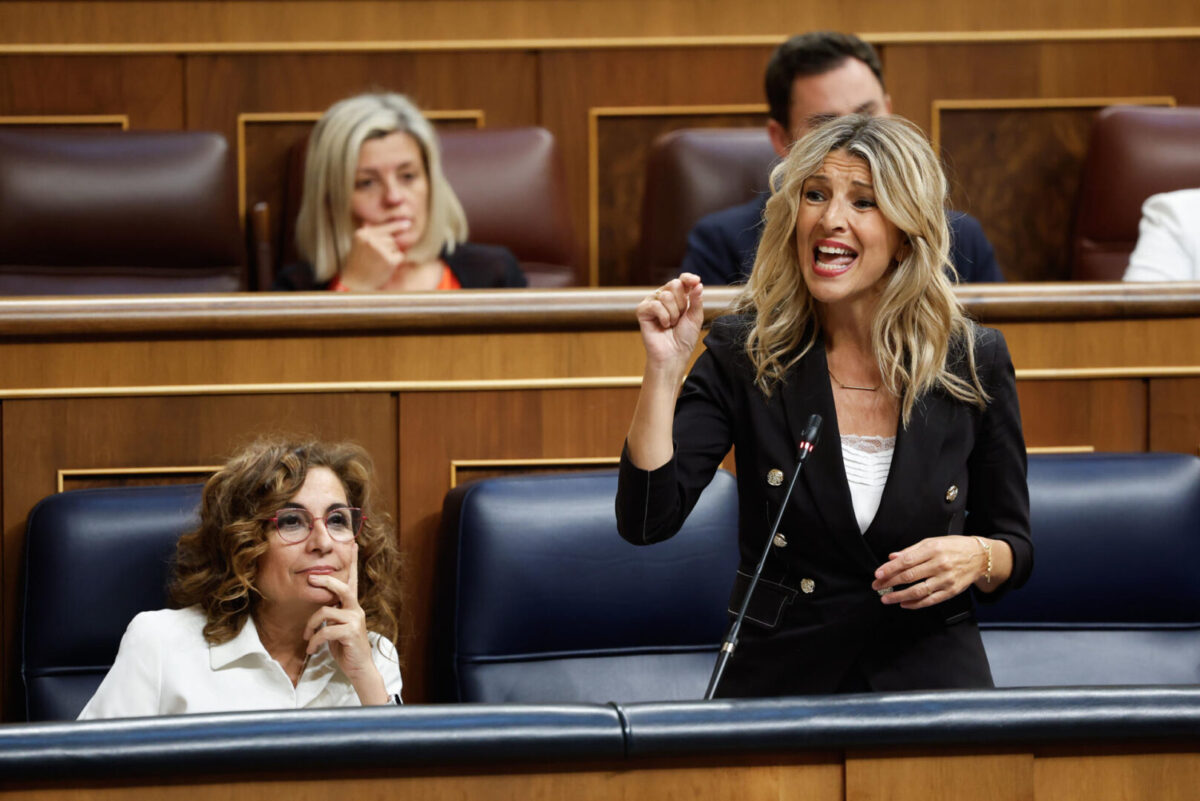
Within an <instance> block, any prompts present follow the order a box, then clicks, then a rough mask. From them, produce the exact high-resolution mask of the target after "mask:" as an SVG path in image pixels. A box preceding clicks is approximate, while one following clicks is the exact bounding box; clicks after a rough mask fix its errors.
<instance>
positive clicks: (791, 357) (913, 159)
mask: <svg viewBox="0 0 1200 801" xmlns="http://www.w3.org/2000/svg"><path fill="white" fill-rule="evenodd" d="M835 151H844V152H846V153H848V154H851V155H853V156H855V157H857V158H861V159H862V160H863V161H864V162H866V164H867V165H868V166H869V167H870V170H871V179H872V183H873V185H874V191H875V199H876V202H877V203H878V206H879V210H880V212H882V213H883V215H884V216H885V217H886V218H887V219H888V220H890V221H891V222H892V223H893V224H894V225H896V226H897V227H898V228H899V229H900V230H901V231H902V232H903V233H904V234H905V235H906V237H907V242H906V246H905V247H904V248H903V251H904V254H903V257H902V258H901V259H900V260H899V261H898V262H896V263H894V264H893V265H892V267H891V268H890V269H889V271H888V272H887V273H886V274H885V277H884V278H883V279H881V280H882V281H883V285H882V287H881V293H880V299H879V304H878V308H877V310H876V314H875V315H874V317H873V322H872V327H871V340H872V343H873V345H874V351H875V355H876V358H877V360H878V365H879V369H880V373H881V375H882V376H883V382H884V385H885V386H886V387H887V388H888V390H889V391H891V392H892V393H893V394H895V395H896V396H897V397H899V398H900V409H901V419H902V421H903V423H904V424H905V425H907V423H908V421H909V420H910V419H911V417H912V413H913V410H914V408H915V406H916V403H917V401H918V399H919V398H920V397H921V396H922V395H924V394H925V393H927V392H929V391H931V390H933V389H935V388H941V389H943V390H945V391H946V392H948V393H949V394H950V395H951V396H952V397H954V398H957V399H959V400H962V401H965V402H968V403H972V404H975V405H977V406H980V407H982V406H983V405H984V404H986V402H987V395H986V393H985V392H984V390H983V387H982V385H981V384H980V382H979V378H978V376H977V374H976V368H975V363H974V327H973V325H972V324H971V322H970V321H969V320H968V319H967V317H966V315H965V313H964V312H963V310H962V307H961V305H960V304H959V302H958V299H957V297H956V296H955V294H954V288H953V284H952V282H951V279H950V278H949V277H947V269H946V268H948V267H950V233H949V228H948V225H947V220H946V211H945V203H946V196H947V184H946V179H945V175H944V173H943V172H942V169H941V166H940V165H939V164H938V161H937V157H936V156H935V155H934V153H933V150H932V148H930V146H929V144H928V142H927V141H926V140H925V137H924V135H923V134H922V133H921V131H920V130H919V129H918V128H916V126H914V125H913V124H912V123H910V122H908V121H907V120H903V119H900V118H897V117H869V116H865V115H850V116H847V117H840V118H838V119H835V120H831V121H830V122H828V123H825V124H824V125H822V126H821V127H820V128H817V129H815V130H814V131H812V132H810V133H809V134H808V135H806V136H805V137H804V138H803V139H801V140H799V141H798V142H797V143H796V144H795V145H793V146H792V150H791V151H790V152H789V154H788V156H787V158H786V159H785V160H784V161H783V162H782V163H781V164H779V165H778V166H777V167H776V168H775V169H774V170H773V171H772V174H771V186H772V193H771V197H770V199H769V200H768V201H767V206H766V211H765V217H766V221H765V225H764V229H763V235H762V239H761V240H760V242H759V247H758V252H757V255H756V258H755V264H754V269H753V271H752V272H751V276H750V280H749V281H748V282H747V284H746V288H745V289H744V291H743V292H742V294H741V295H740V296H739V297H738V299H737V300H736V301H735V303H734V306H733V310H734V311H735V312H738V313H743V314H747V315H749V316H750V317H751V318H752V324H751V328H750V331H749V335H748V337H747V341H746V353H747V356H748V357H749V358H750V361H751V363H752V364H753V366H754V370H755V383H756V385H757V386H758V387H759V388H760V389H761V390H762V392H763V393H764V394H766V395H770V394H771V393H772V391H773V389H774V387H775V386H776V385H777V384H778V383H780V382H781V381H783V380H784V376H785V375H786V373H787V371H788V369H790V368H791V366H792V365H793V364H795V363H796V362H797V361H799V359H800V358H802V357H803V356H804V355H805V354H806V353H807V352H808V351H809V350H810V349H811V348H812V347H813V345H815V344H816V342H817V340H818V337H819V336H820V320H819V319H818V308H817V304H816V301H815V300H814V299H813V297H812V295H811V293H810V292H809V291H808V287H807V286H806V285H805V283H804V279H803V272H802V270H801V265H800V258H810V257H811V255H810V254H807V253H806V254H800V253H798V252H797V249H796V248H797V245H796V218H797V215H798V213H799V206H800V200H801V196H802V193H803V189H804V184H805V181H807V180H808V178H809V177H811V176H812V175H813V174H814V173H816V172H817V171H818V170H819V169H820V167H821V165H822V164H823V163H824V161H825V158H826V157H827V156H828V155H829V154H830V153H833V152H835ZM960 358H961V359H962V360H963V361H964V362H965V363H966V366H967V373H968V376H967V378H965V379H964V378H962V377H960V376H959V375H957V374H956V373H955V372H954V371H952V370H951V369H950V365H951V364H952V363H953V362H955V361H957V360H959V359H960Z"/></svg>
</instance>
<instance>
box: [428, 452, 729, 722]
mask: <svg viewBox="0 0 1200 801" xmlns="http://www.w3.org/2000/svg"><path fill="white" fill-rule="evenodd" d="M616 491H617V476H616V472H615V471H604V472H597V473H583V474H571V475H550V476H524V477H516V478H497V479H488V480H483V481H477V482H474V483H471V484H468V485H465V486H462V487H458V488H457V489H455V490H453V491H451V492H450V494H449V495H448V496H447V497H446V502H445V508H444V510H443V515H442V526H443V529H442V531H443V538H442V543H443V547H444V548H446V552H445V558H444V559H443V560H442V567H443V570H442V571H441V573H440V579H441V580H442V583H441V588H442V590H443V592H442V597H441V601H440V603H439V604H438V606H437V610H436V615H435V616H436V618H437V622H436V624H435V630H436V631H437V632H438V633H439V634H440V635H444V639H443V640H442V641H441V642H440V643H439V644H438V647H437V658H436V660H435V662H436V664H435V669H434V676H435V680H436V679H437V678H441V679H443V680H444V681H445V684H444V685H443V686H442V687H440V688H438V689H437V691H436V692H437V694H438V696H440V697H439V699H438V700H444V701H455V700H457V701H480V702H487V703H506V702H514V703H560V702H605V701H611V700H615V701H622V702H626V701H649V700H676V699H686V698H700V697H702V696H703V695H704V689H705V687H706V686H707V683H708V677H709V674H710V672H711V671H712V667H713V664H714V662H715V659H716V654H717V646H718V644H719V643H720V641H721V638H722V637H723V635H724V633H725V627H726V626H727V625H728V616H727V615H726V609H727V607H728V603H729V593H730V590H731V588H732V585H733V577H734V574H735V572H736V568H737V563H738V550H737V488H736V483H735V481H734V479H733V477H732V476H731V475H729V474H728V473H725V472H723V471H719V472H718V473H717V475H716V477H715V478H714V479H713V482H712V483H711V484H710V485H709V487H708V488H707V489H706V490H705V491H704V494H703V495H702V496H701V499H700V501H699V503H698V504H697V505H696V508H695V509H694V510H693V512H692V514H691V515H690V516H689V517H688V520H687V522H686V523H685V524H684V526H683V528H682V530H680V532H679V533H678V534H677V535H676V536H675V537H674V538H672V539H670V540H668V541H667V542H664V543H659V544H657V545H652V546H641V547H639V546H635V545H630V544H629V543H627V542H625V541H624V540H622V539H621V537H620V536H619V535H618V534H617V523H616V516H615V512H614V510H613V502H614V498H615V496H616Z"/></svg>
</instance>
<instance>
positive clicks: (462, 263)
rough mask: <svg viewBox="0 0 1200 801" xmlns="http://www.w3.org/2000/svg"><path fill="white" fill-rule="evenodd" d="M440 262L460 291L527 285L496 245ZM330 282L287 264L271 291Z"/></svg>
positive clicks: (464, 250)
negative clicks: (459, 286)
mask: <svg viewBox="0 0 1200 801" xmlns="http://www.w3.org/2000/svg"><path fill="white" fill-rule="evenodd" d="M441 258H442V261H444V262H446V265H447V266H448V267H449V268H450V271H451V272H452V273H454V275H455V277H456V278H458V282H459V283H460V284H462V288H463V289H504V288H509V287H513V288H516V287H523V286H526V285H527V284H528V282H527V281H526V280H525V273H523V272H521V265H520V264H518V263H517V258H516V256H514V255H513V254H512V252H511V251H509V249H508V248H505V247H500V246H499V245H476V244H474V243H471V242H463V243H461V244H459V245H458V247H456V248H454V252H453V253H447V252H446V251H445V250H443V251H442V254H441ZM330 283H331V282H330V281H317V280H316V278H315V277H314V276H313V269H312V265H311V264H309V263H307V262H298V263H296V264H289V265H287V266H286V267H284V268H283V269H282V270H280V271H279V274H278V275H276V276H275V282H274V283H273V284H272V285H271V289H273V290H276V291H278V290H284V291H297V292H307V291H312V290H321V289H328V288H329V284H330Z"/></svg>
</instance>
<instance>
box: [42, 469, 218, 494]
mask: <svg viewBox="0 0 1200 801" xmlns="http://www.w3.org/2000/svg"><path fill="white" fill-rule="evenodd" d="M220 469H221V465H198V466H195V467H179V466H171V467H81V468H62V469H60V470H58V475H57V486H58V489H57V490H56V492H62V491H63V487H64V486H65V484H66V480H67V479H68V478H80V477H83V476H112V477H113V478H122V477H129V476H153V475H163V476H189V475H196V476H206V477H207V476H210V475H212V474H213V473H215V472H217V471H218V470H220Z"/></svg>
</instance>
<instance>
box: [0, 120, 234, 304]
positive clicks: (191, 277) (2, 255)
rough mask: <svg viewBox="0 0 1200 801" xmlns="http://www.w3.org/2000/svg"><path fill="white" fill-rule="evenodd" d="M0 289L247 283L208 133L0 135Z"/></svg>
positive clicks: (204, 287) (200, 288) (219, 144)
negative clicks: (0, 211)
mask: <svg viewBox="0 0 1200 801" xmlns="http://www.w3.org/2000/svg"><path fill="white" fill-rule="evenodd" d="M0 209H3V213H0V295H34V294H42V295H53V294H106V293H139V292H234V291H238V290H241V289H244V288H245V268H244V266H243V265H244V262H245V244H244V241H243V239H242V233H241V229H240V227H239V225H238V214H237V198H236V195H235V192H234V188H233V170H232V168H231V167H230V164H229V148H228V145H227V144H226V142H225V138H224V137H223V136H221V135H220V134H217V133H207V132H201V131H171V132H158V133H144V132H137V133H130V132H87V133H79V132H76V133H64V132H56V131H36V132H34V131H24V132H22V131H0Z"/></svg>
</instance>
